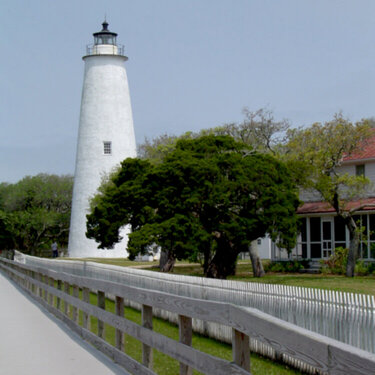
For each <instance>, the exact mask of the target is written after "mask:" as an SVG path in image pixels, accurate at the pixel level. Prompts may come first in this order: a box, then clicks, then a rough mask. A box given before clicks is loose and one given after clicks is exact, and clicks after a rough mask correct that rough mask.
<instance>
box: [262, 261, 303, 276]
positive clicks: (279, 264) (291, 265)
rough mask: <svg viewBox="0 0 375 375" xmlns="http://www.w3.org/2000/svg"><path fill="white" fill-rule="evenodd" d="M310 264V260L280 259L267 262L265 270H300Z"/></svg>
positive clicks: (291, 271)
mask: <svg viewBox="0 0 375 375" xmlns="http://www.w3.org/2000/svg"><path fill="white" fill-rule="evenodd" d="M308 266H309V260H280V261H274V262H270V263H268V264H266V265H265V266H264V271H265V272H290V273H293V272H299V271H300V270H303V269H305V268H307V267H308Z"/></svg>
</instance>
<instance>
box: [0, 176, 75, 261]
mask: <svg viewBox="0 0 375 375" xmlns="http://www.w3.org/2000/svg"><path fill="white" fill-rule="evenodd" d="M72 187H73V177H71V176H56V175H47V174H39V175H37V176H33V177H30V176H27V177H25V178H23V179H22V180H21V181H19V182H17V183H15V184H2V185H1V186H0V202H1V211H0V230H1V235H2V236H4V235H6V236H8V239H9V236H10V241H11V243H12V246H14V247H15V248H16V249H19V250H21V251H24V252H26V253H31V254H37V253H38V251H39V250H40V249H41V248H42V247H43V246H48V245H49V243H50V242H51V241H52V240H53V239H55V240H56V241H58V242H59V243H60V244H61V245H66V244H67V241H68V231H69V221H70V210H71V200H72ZM1 223H3V227H2V228H1V225H2V224H1Z"/></svg>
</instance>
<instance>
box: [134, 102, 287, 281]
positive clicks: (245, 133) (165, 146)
mask: <svg viewBox="0 0 375 375" xmlns="http://www.w3.org/2000/svg"><path fill="white" fill-rule="evenodd" d="M243 113H244V115H245V119H244V120H243V121H242V122H240V123H229V124H224V125H222V126H218V127H214V128H210V129H203V130H201V131H200V132H198V133H192V132H187V133H185V134H183V135H181V136H180V137H177V136H174V135H171V136H169V135H167V134H164V135H162V136H159V137H156V138H155V139H153V140H152V141H150V140H148V139H145V142H144V143H143V144H142V145H141V146H139V155H140V157H141V158H143V159H148V160H149V161H150V162H151V163H160V162H162V160H163V158H164V157H166V156H167V155H168V154H169V153H171V152H172V151H173V150H174V149H175V148H176V144H177V141H178V140H181V139H195V138H198V137H201V136H209V135H211V136H212V135H217V136H230V137H232V138H234V139H235V140H236V141H238V142H242V143H244V144H246V145H248V146H251V147H252V149H253V150H256V151H259V152H261V153H271V154H272V155H273V156H276V157H279V156H278V153H279V152H280V150H281V148H280V145H281V144H282V143H283V142H285V133H286V131H287V130H288V129H289V123H288V121H287V120H281V121H277V120H275V118H274V115H273V113H272V111H270V110H268V109H265V108H261V109H258V110H256V111H251V110H249V109H248V108H244V110H243ZM248 250H249V254H250V258H251V264H252V269H253V274H254V276H256V277H261V276H263V275H264V270H263V265H262V262H261V259H260V256H259V252H258V247H257V246H256V245H255V244H253V246H250V245H249V248H248ZM167 258H168V257H166V256H165V254H164V253H163V252H162V256H161V258H160V267H161V268H162V269H163V268H164V266H165V265H164V262H165V261H166V259H167ZM166 266H168V265H166Z"/></svg>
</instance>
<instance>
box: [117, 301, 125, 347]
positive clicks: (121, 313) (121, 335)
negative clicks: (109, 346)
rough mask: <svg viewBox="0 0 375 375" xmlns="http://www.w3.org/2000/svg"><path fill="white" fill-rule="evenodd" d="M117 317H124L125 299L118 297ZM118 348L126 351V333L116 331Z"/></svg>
mask: <svg viewBox="0 0 375 375" xmlns="http://www.w3.org/2000/svg"><path fill="white" fill-rule="evenodd" d="M116 315H118V316H121V317H122V318H123V317H124V298H122V297H118V296H116ZM116 348H117V349H118V350H121V351H122V352H123V351H124V333H123V332H122V331H121V330H120V329H116Z"/></svg>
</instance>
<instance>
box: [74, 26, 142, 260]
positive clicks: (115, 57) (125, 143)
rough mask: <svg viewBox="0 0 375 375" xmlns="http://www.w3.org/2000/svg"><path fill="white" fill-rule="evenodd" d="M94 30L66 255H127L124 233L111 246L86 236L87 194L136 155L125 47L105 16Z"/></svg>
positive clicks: (88, 58)
mask: <svg viewBox="0 0 375 375" xmlns="http://www.w3.org/2000/svg"><path fill="white" fill-rule="evenodd" d="M102 26H103V28H102V30H101V31H99V32H96V33H94V34H93V36H94V44H92V45H89V46H87V51H86V55H85V56H84V57H83V61H84V63H85V71H84V79H83V88H82V99H81V111H80V119H79V131H78V142H77V156H76V166H75V174H74V187H73V201H72V214H71V220H70V232H69V247H68V252H69V256H70V257H77V258H83V257H111V258H112V257H115V258H117V257H125V256H127V253H126V244H127V233H126V229H124V230H122V233H121V236H122V237H123V240H122V241H121V242H120V243H118V244H117V245H116V246H115V247H114V248H113V249H106V250H103V249H98V244H97V243H96V242H95V241H94V240H92V239H88V238H87V237H86V235H85V233H86V215H87V214H88V213H89V210H90V199H91V198H92V197H93V196H94V195H95V194H96V192H97V189H98V187H99V186H100V184H101V182H102V180H103V178H105V176H107V175H108V174H109V173H111V172H112V171H113V170H115V168H116V167H118V166H119V164H120V162H121V161H123V160H124V159H126V158H127V157H135V156H136V143H135V136H134V127H133V116H132V109H131V103H130V95H129V86H128V79H127V75H126V70H125V64H124V63H125V61H127V60H128V58H127V57H126V56H125V55H124V47H123V46H121V45H118V44H117V34H116V33H114V32H111V31H109V29H108V23H107V22H106V21H104V22H103V24H102Z"/></svg>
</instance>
